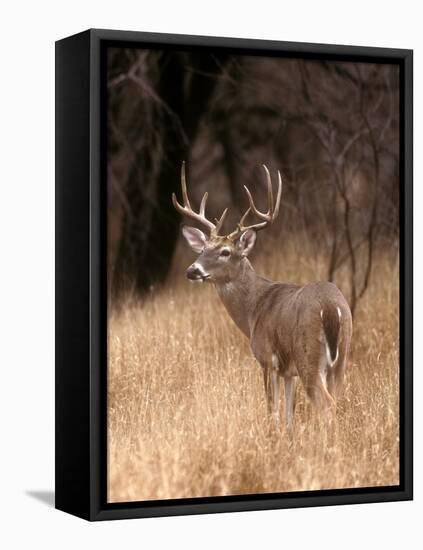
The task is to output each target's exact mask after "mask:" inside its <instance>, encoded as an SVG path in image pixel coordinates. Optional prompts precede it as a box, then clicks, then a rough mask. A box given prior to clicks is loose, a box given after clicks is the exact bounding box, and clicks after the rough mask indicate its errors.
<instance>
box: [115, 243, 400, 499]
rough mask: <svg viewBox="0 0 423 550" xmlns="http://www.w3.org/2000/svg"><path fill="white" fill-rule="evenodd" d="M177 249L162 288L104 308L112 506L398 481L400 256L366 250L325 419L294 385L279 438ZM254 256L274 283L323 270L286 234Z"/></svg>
mask: <svg viewBox="0 0 423 550" xmlns="http://www.w3.org/2000/svg"><path fill="white" fill-rule="evenodd" d="M268 252H269V251H268ZM181 256H183V254H182V255H181V254H179V255H178V257H179V261H177V262H176V263H175V266H174V271H173V274H172V276H171V277H170V279H171V280H172V283H173V284H172V285H171V284H169V285H168V286H166V287H165V288H163V289H161V290H160V291H157V292H153V293H152V295H151V297H150V298H148V299H147V300H145V301H144V302H143V303H140V302H138V303H137V302H135V301H130V300H128V302H127V304H126V305H125V306H124V307H123V308H121V309H120V310H119V311H116V310H114V309H113V308H111V310H110V314H109V366H108V376H109V388H108V499H109V501H110V502H120V501H132V500H148V499H168V498H183V497H200V496H215V495H235V494H247V493H267V492H285V491H301V490H313V489H326V488H344V487H368V486H378V485H397V484H398V483H399V410H398V403H399V399H398V385H399V380H398V371H399V328H398V327H399V325H398V309H399V308H398V306H399V303H398V299H399V298H398V296H399V295H398V264H397V260H396V259H392V258H388V257H387V256H384V257H378V258H377V261H376V264H375V269H374V276H373V283H372V285H371V287H370V288H369V290H368V292H367V294H366V295H365V297H364V298H363V300H362V301H361V302H360V305H359V308H358V310H357V313H356V317H355V319H354V334H353V345H352V353H351V356H350V361H349V367H348V371H347V376H346V381H345V386H344V392H343V396H342V397H341V399H340V400H339V401H338V408H337V418H336V422H335V423H334V424H333V425H331V426H330V427H328V426H327V425H323V424H322V423H319V422H318V421H317V420H316V416H317V415H316V411H315V410H314V409H313V407H312V406H311V405H310V403H309V401H308V399H307V398H306V397H305V394H304V392H303V390H302V388H301V387H300V385H299V387H298V390H297V391H298V393H297V395H298V401H297V403H298V404H297V409H296V427H295V435H294V439H293V441H292V443H291V444H290V442H289V439H288V437H287V434H286V432H285V428H284V425H282V427H281V430H280V433H278V434H275V433H274V432H272V430H271V429H270V424H269V420H268V418H267V415H266V403H265V397H264V390H263V382H262V375H261V369H260V367H259V365H258V364H257V363H256V362H255V360H254V359H253V357H252V354H251V352H250V350H249V345H248V341H247V340H246V339H245V337H244V336H242V335H241V333H240V332H239V331H238V329H237V328H236V327H235V325H234V324H233V322H232V320H231V319H230V318H229V317H228V315H227V313H226V311H225V310H224V308H223V306H222V305H221V303H220V302H219V299H218V297H217V295H216V293H215V291H214V289H213V288H212V287H211V286H210V285H191V284H189V283H188V281H186V279H184V277H183V275H184V271H185V267H186V266H187V265H188V264H189V262H190V259H187V258H186V257H185V258H184V259H181ZM253 263H254V265H255V266H256V268H257V271H258V272H260V273H262V274H265V275H266V276H269V277H271V278H275V279H280V280H290V281H295V282H307V281H314V280H319V279H324V278H325V271H324V266H325V262H324V258H322V257H319V256H318V255H316V254H315V253H314V254H313V253H312V251H311V250H310V251H308V253H307V251H306V250H304V246H303V245H302V246H301V247H300V246H297V245H296V244H295V243H291V244H287V243H285V244H284V250H283V253H282V251H280V253H277V254H270V253H266V251H264V253H263V254H262V255H261V257H260V258H257V259H256V260H255V261H254V258H253ZM176 273H178V275H176ZM343 276H344V277H345V274H344V275H342V274H341V282H342V277H343ZM340 286H341V288H342V284H341V285H340ZM282 393H283V392H282ZM281 406H282V411H283V406H284V403H283V397H282V403H281ZM282 418H283V417H282Z"/></svg>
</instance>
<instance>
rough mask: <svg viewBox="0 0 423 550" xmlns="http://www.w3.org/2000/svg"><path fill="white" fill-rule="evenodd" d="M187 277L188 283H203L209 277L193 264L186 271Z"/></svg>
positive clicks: (198, 266)
mask: <svg viewBox="0 0 423 550" xmlns="http://www.w3.org/2000/svg"><path fill="white" fill-rule="evenodd" d="M187 277H188V279H189V280H190V281H205V280H206V279H208V278H209V277H210V275H209V274H208V273H206V272H205V271H204V269H203V267H202V266H201V265H200V264H197V263H194V264H192V265H190V266H189V268H188V269H187Z"/></svg>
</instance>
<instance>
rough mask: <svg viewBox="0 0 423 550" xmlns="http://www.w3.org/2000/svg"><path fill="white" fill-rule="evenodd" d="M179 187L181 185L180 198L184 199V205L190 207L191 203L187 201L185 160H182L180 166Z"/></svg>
mask: <svg viewBox="0 0 423 550" xmlns="http://www.w3.org/2000/svg"><path fill="white" fill-rule="evenodd" d="M181 187H182V200H183V201H184V206H188V208H191V204H190V202H189V198H188V192H187V177H186V171H185V161H183V162H182V167H181Z"/></svg>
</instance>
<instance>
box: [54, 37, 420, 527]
mask: <svg viewBox="0 0 423 550" xmlns="http://www.w3.org/2000/svg"><path fill="white" fill-rule="evenodd" d="M134 44H137V45H140V46H142V45H150V46H151V45H154V46H160V47H163V48H174V47H184V48H194V49H199V50H201V49H202V48H215V49H219V50H228V51H231V52H237V53H254V54H257V55H260V54H262V55H265V54H266V55H275V54H277V55H279V56H292V55H293V54H295V55H296V56H304V57H305V58H308V59H321V58H323V57H324V58H325V59H336V60H356V61H360V60H361V61H372V62H390V63H396V64H398V65H399V67H400V87H401V91H400V94H401V95H400V97H401V99H400V109H401V128H400V161H401V162H400V165H401V166H400V182H401V192H400V251H401V252H400V256H401V262H400V316H401V328H400V342H401V346H400V360H401V368H400V484H399V485H398V486H395V487H369V488H361V489H336V490H322V491H307V492H295V493H284V494H256V495H243V496H227V497H210V498H207V497H204V498H192V499H179V500H166V501H146V502H128V503H122V504H110V503H107V502H106V443H107V441H106V329H107V319H106V312H107V304H106V299H107V290H106V249H105V246H106V223H107V220H106V196H105V185H104V181H105V177H106V173H105V162H104V158H105V124H106V122H105V112H104V111H105V110H104V108H103V107H104V102H105V86H104V75H105V55H104V51H105V48H106V47H107V46H110V45H116V46H117V45H119V46H124V45H134ZM412 79H413V53H412V50H404V49H386V48H373V47H371V48H368V47H357V46H335V45H325V44H307V43H291V42H276V41H264V40H247V39H233V38H214V37H213V38H212V37H203V36H183V35H170V34H156V33H141V32H121V31H111V30H98V29H95V30H88V31H85V32H82V33H80V34H76V35H74V36H71V37H69V38H65V39H63V40H60V41H58V42H57V43H56V371H55V374H56V383H55V389H56V429H55V436H56V508H58V509H60V510H63V511H65V512H68V513H71V514H74V515H76V516H80V517H82V518H85V519H87V520H107V519H120V518H137V517H152V516H170V515H185V514H201V513H215V512H231V511H246V510H266V509H275V508H294V507H304V506H323V505H324V506H328V505H339V504H358V503H368V502H386V501H400V500H410V499H412V495H413V440H412V433H413V393H412V384H413V373H412V360H413V358H412V344H413V336H412V335H413V317H412V299H413V290H412V289H413V279H412V277H413V275H412V262H413V259H412V246H413V243H412V225H413V221H412V215H413V211H412V196H413V191H412V176H413V174H412V162H413V158H412V144H413V128H412V101H413V96H412V94H413V80H412ZM102 182H103V184H102Z"/></svg>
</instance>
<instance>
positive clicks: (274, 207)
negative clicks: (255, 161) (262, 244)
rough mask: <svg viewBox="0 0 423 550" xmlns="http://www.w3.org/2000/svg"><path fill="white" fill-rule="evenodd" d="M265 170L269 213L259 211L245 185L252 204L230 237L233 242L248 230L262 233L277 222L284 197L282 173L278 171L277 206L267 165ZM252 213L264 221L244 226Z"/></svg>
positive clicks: (264, 166)
mask: <svg viewBox="0 0 423 550" xmlns="http://www.w3.org/2000/svg"><path fill="white" fill-rule="evenodd" d="M263 168H264V171H265V173H266V183H267V202H268V209H267V212H260V210H258V208H257V207H256V205H255V204H254V200H253V197H252V195H251V193H250V190H249V189H248V187H247V186H246V185H244V189H245V191H246V193H247V197H248V202H249V203H250V206H249V207H248V209H247V211H246V212H245V214H244V215H243V216H242V218H241V220H240V221H239V223H238V226H237V228H236V229H235V231H233V232H232V233H231V234H230V235H228V238H229V239H232V240H233V239H236V238H237V237H238V235H239V234H240V233H243V232H244V231H246V230H247V229H254V230H255V231H260V229H264V228H265V227H267V226H268V225H271V224H272V223H273V222H274V221H275V220H276V218H277V216H278V214H279V208H280V205H281V196H282V177H281V173H280V172H279V170H278V192H277V194H276V204H275V202H274V198H273V188H272V179H271V177H270V172H269V170H268V168H267V166H266V165H265V164H263ZM250 212H253V214H255V215H256V216H257V217H258V218H259V219H261V220H263V221H261V222H258V223H255V224H252V225H244V222H245V220H246V219H247V217H248V215H249V214H250Z"/></svg>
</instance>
